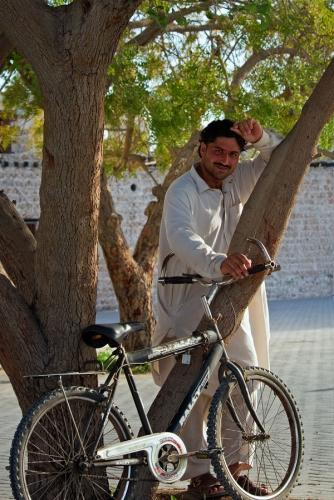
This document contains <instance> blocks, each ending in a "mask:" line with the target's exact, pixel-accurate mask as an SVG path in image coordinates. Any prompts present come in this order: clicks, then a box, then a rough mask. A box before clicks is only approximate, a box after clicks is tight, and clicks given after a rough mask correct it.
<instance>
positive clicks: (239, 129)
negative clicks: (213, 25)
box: [153, 119, 280, 497]
mask: <svg viewBox="0 0 334 500" xmlns="http://www.w3.org/2000/svg"><path fill="white" fill-rule="evenodd" d="M279 142H280V138H278V137H277V136H276V135H275V134H274V133H273V132H269V131H265V130H263V129H262V127H261V125H260V124H259V123H258V122H257V121H256V120H254V119H247V120H244V121H241V122H237V123H234V122H232V121H230V120H217V121H214V122H211V123H210V124H209V125H208V126H207V127H206V128H205V129H203V131H202V133H201V137H200V146H199V155H200V161H199V163H198V164H196V165H194V166H193V167H192V168H191V170H189V171H188V172H186V173H185V174H184V175H182V176H181V177H179V178H178V179H177V180H176V181H174V182H173V183H172V185H171V186H170V188H169V189H168V191H167V193H166V197H165V202H164V209H163V216H162V223H161V229H160V241H159V272H161V266H162V263H163V261H164V259H165V258H166V256H167V255H169V254H171V253H172V254H174V256H173V257H171V258H170V259H169V260H168V264H167V274H168V275H170V276H177V275H182V273H198V274H200V275H201V276H204V277H208V278H219V277H221V275H222V274H224V275H229V276H232V277H234V278H242V277H245V276H247V269H248V268H249V267H250V266H251V261H250V260H249V259H248V258H247V256H245V255H242V254H238V253H235V254H232V255H229V254H228V253H227V252H228V247H229V244H230V241H231V239H232V236H233V233H234V231H235V228H236V226H237V223H238V221H239V218H240V215H241V212H242V209H243V206H244V205H245V203H246V201H247V199H248V198H249V196H250V194H251V192H252V190H253V188H254V186H255V184H256V182H257V180H258V178H259V176H260V175H261V173H262V171H263V170H264V168H265V166H266V165H267V163H268V161H269V159H270V155H271V153H272V151H273V149H274V148H275V147H276V146H277V145H278V144H279ZM246 143H248V144H252V146H253V147H254V148H255V149H256V150H258V152H259V154H258V155H257V156H256V157H255V159H253V160H247V161H241V162H240V163H239V155H240V153H241V151H242V150H243V149H244V147H245V145H246ZM201 295H203V288H202V287H201V286H200V285H199V284H193V285H168V286H164V287H158V304H157V306H158V311H157V312H158V322H157V329H156V332H155V335H154V337H153V345H159V344H161V343H162V342H166V341H169V340H172V339H175V338H180V337H183V336H186V335H190V334H191V333H192V332H193V331H194V330H195V329H196V327H197V326H198V324H199V322H200V320H201V318H202V316H203V309H202V307H201V303H200V297H201ZM268 343H269V319H268V306H267V299H266V294H265V289H264V286H262V287H260V289H259V290H258V292H257V293H256V295H255V297H254V299H253V300H252V302H251V304H250V305H249V307H248V309H247V310H246V312H245V314H244V317H243V320H242V322H241V325H240V327H239V329H238V330H237V331H236V333H235V334H234V336H233V337H232V339H231V341H230V342H229V343H228V345H227V352H228V355H229V356H230V358H231V359H233V360H234V361H236V362H237V363H239V364H240V365H242V366H254V365H255V366H262V367H264V368H269V352H268ZM174 363H175V361H174V359H173V358H167V359H165V360H162V361H160V362H157V363H155V364H154V368H153V376H154V380H155V382H156V383H157V384H159V385H162V384H163V383H164V382H165V380H166V378H167V376H168V375H169V373H170V371H171V369H172V368H173V366H174ZM217 386H218V378H217V377H216V378H215V379H214V380H213V381H212V382H210V384H209V387H208V389H207V391H206V393H205V394H203V395H202V396H201V397H200V398H199V400H198V402H197V403H196V405H195V407H194V409H193V411H192V413H191V415H190V416H189V418H188V421H187V422H186V424H185V426H184V428H183V429H182V432H181V436H182V438H183V440H184V441H185V444H186V446H187V449H188V450H189V451H192V450H198V449H201V448H206V447H207V445H206V437H205V420H206V416H207V411H208V405H209V403H210V396H211V397H212V395H213V393H214V391H215V390H216V388H217ZM202 430H203V432H202ZM224 451H225V453H226V452H227V451H228V450H226V449H224ZM239 463H242V457H239V456H235V457H232V456H231V462H230V464H231V468H233V467H234V466H236V465H237V464H239ZM186 478H192V480H193V482H194V484H196V478H197V479H198V478H199V483H198V484H200V483H201V482H203V483H205V482H206V483H207V485H208V497H210V496H211V497H213V496H216V495H215V488H216V490H217V487H216V486H212V483H213V480H211V474H210V464H209V461H208V460H199V459H196V458H190V459H189V465H188V468H187V471H186V474H185V476H184V479H186ZM201 480H202V481H201ZM216 493H217V496H218V495H219V490H218V491H216ZM260 493H261V492H260Z"/></svg>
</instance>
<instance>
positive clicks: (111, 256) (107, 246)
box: [99, 171, 140, 295]
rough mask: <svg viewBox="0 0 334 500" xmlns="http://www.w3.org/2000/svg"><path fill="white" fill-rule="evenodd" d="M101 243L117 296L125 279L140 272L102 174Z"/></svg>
mask: <svg viewBox="0 0 334 500" xmlns="http://www.w3.org/2000/svg"><path fill="white" fill-rule="evenodd" d="M99 241H100V244H101V247H102V249H103V252H104V254H105V256H106V263H107V267H108V270H109V274H110V276H111V279H112V282H113V284H114V288H115V293H116V295H117V292H118V287H122V282H124V279H126V280H128V279H130V278H131V276H133V273H134V272H136V273H138V271H140V269H139V266H138V265H137V264H136V263H135V261H134V260H133V258H132V255H131V251H130V248H129V245H128V243H127V241H126V238H125V236H124V233H123V230H122V218H121V216H120V215H118V214H117V213H116V210H115V206H114V201H113V198H112V195H111V192H110V189H109V187H108V179H107V176H106V174H105V172H104V171H103V172H102V174H101V202H100V216H99ZM124 262H126V266H125V267H126V269H128V273H129V274H128V276H125V275H124V273H125V270H124V268H123V263H124Z"/></svg>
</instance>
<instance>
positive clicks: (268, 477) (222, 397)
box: [207, 367, 304, 500]
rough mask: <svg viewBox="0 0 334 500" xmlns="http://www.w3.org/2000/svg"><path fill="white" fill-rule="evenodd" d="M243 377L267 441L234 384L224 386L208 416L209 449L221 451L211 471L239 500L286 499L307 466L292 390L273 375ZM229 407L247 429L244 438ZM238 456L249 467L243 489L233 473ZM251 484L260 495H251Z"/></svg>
mask: <svg viewBox="0 0 334 500" xmlns="http://www.w3.org/2000/svg"><path fill="white" fill-rule="evenodd" d="M244 377H245V381H246V382H247V386H248V388H249V390H250V393H251V394H252V400H253V406H254V408H255V409H256V413H257V415H258V418H259V420H260V422H261V424H262V425H263V427H264V429H265V431H266V436H267V437H266V438H265V439H261V438H260V433H259V431H258V430H257V426H256V424H255V423H254V420H253V419H252V417H251V416H250V413H249V410H248V408H247V406H246V403H245V401H244V399H243V398H242V396H241V394H240V389H239V386H238V384H237V382H236V379H235V378H234V377H232V380H230V381H228V380H224V381H223V382H222V384H221V385H220V387H219V388H218V389H217V391H216V393H215V395H214V397H213V399H212V402H211V405H210V410H209V416H208V429H207V433H208V446H209V449H213V448H216V449H218V450H220V453H219V452H218V453H217V454H214V455H213V456H212V459H211V461H212V465H213V468H214V471H215V473H216V475H217V478H218V480H219V481H220V482H221V484H222V485H223V486H224V488H225V490H226V492H227V493H229V494H230V495H231V496H232V498H233V499H235V500H255V499H257V500H258V499H259V498H266V499H268V500H283V499H286V498H288V495H289V492H290V491H291V490H292V488H293V486H294V484H295V482H296V480H297V478H298V476H299V473H300V468H301V465H302V460H303V440H304V437H303V427H302V423H301V418H300V414H299V410H298V408H297V406H296V403H295V401H294V398H293V396H292V394H291V392H290V391H289V389H288V388H287V387H286V385H285V384H284V383H283V382H282V381H281V380H280V379H279V378H278V377H277V376H276V375H274V374H273V373H272V372H270V371H268V370H265V369H262V368H257V367H249V368H247V369H245V370H244ZM229 398H230V399H229ZM229 401H232V402H233V407H234V410H235V412H236V414H237V415H238V418H239V423H241V424H242V426H243V427H244V430H245V433H244V434H243V435H242V433H241V431H240V429H239V428H238V426H237V425H236V423H235V418H234V419H233V417H232V414H231V411H230V410H229V407H228V404H229V403H228V402H229ZM224 420H225V422H224ZM254 431H255V434H254ZM256 434H257V437H255V438H254V436H256ZM247 439H248V441H247ZM232 443H233V445H232ZM238 456H239V462H241V463H245V464H249V465H250V466H251V468H250V469H249V470H247V471H242V472H241V473H240V475H243V476H244V478H243V479H242V480H241V478H239V481H240V483H239V482H238V481H237V479H236V478H235V477H234V476H233V474H232V473H231V471H230V469H229V465H231V464H233V463H236V461H237V460H236V459H237V458H238ZM247 481H252V483H253V484H254V485H256V486H257V487H258V488H261V489H262V491H261V492H260V491H259V490H258V491H256V490H253V492H250V491H249V489H251V488H249V482H248V484H247ZM262 485H265V486H266V488H267V491H265V490H264V489H263V486H262Z"/></svg>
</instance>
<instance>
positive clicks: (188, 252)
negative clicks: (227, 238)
mask: <svg viewBox="0 0 334 500" xmlns="http://www.w3.org/2000/svg"><path fill="white" fill-rule="evenodd" d="M190 196H191V195H190ZM190 196H189V193H186V192H185V191H184V190H183V189H178V188H175V189H173V187H172V188H171V189H169V190H168V192H167V194H166V198H165V204H164V220H165V225H166V233H167V239H168V243H169V245H170V248H171V250H172V252H173V253H175V255H176V256H177V257H178V258H179V259H180V260H181V261H182V262H183V263H184V264H185V266H186V267H190V268H191V269H192V270H193V271H194V272H196V273H198V274H200V275H201V276H204V277H207V278H219V277H221V275H222V274H221V271H220V266H221V264H222V262H223V261H224V259H226V254H223V253H217V252H215V251H214V250H213V249H212V248H211V247H210V246H209V245H207V244H206V243H205V241H204V240H203V238H201V236H200V235H199V234H198V232H197V231H196V228H195V221H194V215H193V210H192V204H191V198H190Z"/></svg>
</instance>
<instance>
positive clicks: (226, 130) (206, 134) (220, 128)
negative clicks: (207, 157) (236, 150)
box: [199, 118, 246, 151]
mask: <svg viewBox="0 0 334 500" xmlns="http://www.w3.org/2000/svg"><path fill="white" fill-rule="evenodd" d="M233 125H234V122H233V121H232V120H228V119H227V118H225V119H224V120H214V121H213V122H211V123H209V125H207V126H206V127H205V128H204V129H203V130H202V132H201V134H200V139H199V140H200V142H204V144H209V142H214V140H215V139H216V138H217V137H233V138H234V139H235V140H236V141H237V143H238V144H239V146H240V150H241V151H243V150H244V149H245V146H246V141H245V139H243V138H242V137H241V136H240V135H239V134H237V133H236V132H233V130H231V127H233Z"/></svg>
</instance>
